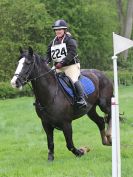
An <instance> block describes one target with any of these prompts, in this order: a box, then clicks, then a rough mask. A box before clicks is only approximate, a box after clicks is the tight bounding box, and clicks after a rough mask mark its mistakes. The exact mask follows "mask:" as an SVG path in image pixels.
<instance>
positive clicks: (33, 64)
mask: <svg viewBox="0 0 133 177" xmlns="http://www.w3.org/2000/svg"><path fill="white" fill-rule="evenodd" d="M30 63H31V64H30ZM30 63H29V65H30V66H29V68H28V69H27V71H26V72H25V73H23V75H24V76H25V75H26V77H24V76H22V75H21V74H14V76H16V77H17V79H19V81H20V83H21V84H22V85H23V84H27V83H28V82H31V81H33V80H35V81H36V80H37V79H39V78H41V77H45V76H46V75H47V74H49V73H50V72H53V71H55V69H52V68H51V69H50V70H49V71H47V72H45V73H43V74H41V75H39V74H38V76H36V77H34V78H31V79H28V78H29V76H30V74H31V73H32V71H33V69H34V67H35V65H36V63H35V56H34V55H33V62H30ZM37 72H38V69H37ZM38 73H39V72H38ZM23 80H24V81H23Z"/></svg>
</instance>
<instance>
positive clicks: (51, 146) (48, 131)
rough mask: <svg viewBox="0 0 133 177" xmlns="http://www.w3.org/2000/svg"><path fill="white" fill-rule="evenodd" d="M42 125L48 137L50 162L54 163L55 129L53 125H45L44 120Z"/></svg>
mask: <svg viewBox="0 0 133 177" xmlns="http://www.w3.org/2000/svg"><path fill="white" fill-rule="evenodd" d="M42 125H43V128H44V130H45V132H46V135H47V144H48V149H49V152H48V160H49V161H53V160H54V141H53V131H54V128H53V127H52V126H51V125H49V124H47V123H45V122H44V121H43V120H42Z"/></svg>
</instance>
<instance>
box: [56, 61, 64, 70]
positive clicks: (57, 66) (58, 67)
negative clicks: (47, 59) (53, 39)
mask: <svg viewBox="0 0 133 177" xmlns="http://www.w3.org/2000/svg"><path fill="white" fill-rule="evenodd" d="M63 66H64V63H63V62H60V63H57V64H56V66H55V67H56V69H60V68H62V67H63Z"/></svg>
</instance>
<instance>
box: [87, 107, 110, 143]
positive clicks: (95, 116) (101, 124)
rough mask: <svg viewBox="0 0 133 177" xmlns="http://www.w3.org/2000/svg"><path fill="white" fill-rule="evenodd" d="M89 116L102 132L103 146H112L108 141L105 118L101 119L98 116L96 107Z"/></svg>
mask: <svg viewBox="0 0 133 177" xmlns="http://www.w3.org/2000/svg"><path fill="white" fill-rule="evenodd" d="M87 115H88V116H89V117H90V119H91V120H93V121H94V122H95V123H96V124H97V126H98V128H99V130H100V134H101V138H102V144H103V145H110V142H109V141H108V139H107V136H106V132H105V121H104V119H103V117H100V116H99V115H98V114H97V112H96V106H93V107H92V109H91V110H90V111H89V112H88V113H87Z"/></svg>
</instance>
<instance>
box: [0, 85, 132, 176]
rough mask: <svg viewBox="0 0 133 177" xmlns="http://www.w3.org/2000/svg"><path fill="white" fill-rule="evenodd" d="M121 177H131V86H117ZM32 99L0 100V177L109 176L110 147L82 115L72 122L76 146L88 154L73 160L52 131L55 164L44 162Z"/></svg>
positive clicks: (42, 137) (44, 147) (42, 141)
mask: <svg viewBox="0 0 133 177" xmlns="http://www.w3.org/2000/svg"><path fill="white" fill-rule="evenodd" d="M119 90H120V92H119V98H120V112H121V113H122V112H124V113H125V114H124V122H123V123H121V125H120V129H121V160H122V177H133V167H132V166H133V86H129V87H120V88H119ZM32 103H33V98H28V97H23V98H16V99H8V100H4V101H3V100H1V101H0V177H111V147H106V146H103V145H102V144H101V139H100V135H99V131H98V128H97V127H96V125H95V124H94V123H93V122H92V121H91V120H89V119H88V118H87V117H86V116H84V117H83V118H81V119H78V120H76V121H74V122H73V132H74V142H75V145H76V147H81V146H88V147H89V148H90V149H91V151H90V152H89V153H88V154H86V155H85V156H83V157H81V158H77V157H75V156H74V155H73V154H72V153H71V152H69V151H68V150H67V148H66V146H65V140H64V136H63V134H62V132H61V131H58V130H55V161H54V162H52V163H49V162H47V142H46V135H45V134H44V132H43V129H42V126H41V123H40V120H39V118H38V117H37V115H36V113H35V110H34V107H33V106H32Z"/></svg>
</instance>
